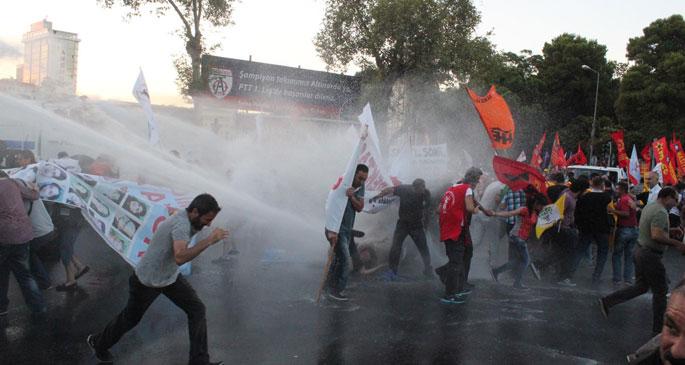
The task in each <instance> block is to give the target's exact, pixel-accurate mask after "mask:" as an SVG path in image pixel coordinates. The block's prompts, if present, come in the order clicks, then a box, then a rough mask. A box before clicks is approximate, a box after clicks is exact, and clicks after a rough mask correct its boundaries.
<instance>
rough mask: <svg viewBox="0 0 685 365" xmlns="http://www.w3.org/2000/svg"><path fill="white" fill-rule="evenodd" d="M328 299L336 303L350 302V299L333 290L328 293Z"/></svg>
mask: <svg viewBox="0 0 685 365" xmlns="http://www.w3.org/2000/svg"><path fill="white" fill-rule="evenodd" d="M328 297H329V298H331V299H333V300H337V301H338V302H347V301H349V300H350V298H348V297H346V296H345V295H344V294H342V293H340V292H337V291H333V290H331V291H329V292H328Z"/></svg>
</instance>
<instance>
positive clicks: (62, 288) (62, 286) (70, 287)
mask: <svg viewBox="0 0 685 365" xmlns="http://www.w3.org/2000/svg"><path fill="white" fill-rule="evenodd" d="M76 288H78V286H77V284H76V283H75V282H74V283H73V284H71V285H66V284H59V285H57V287H55V290H57V291H65V292H73V291H74V290H76Z"/></svg>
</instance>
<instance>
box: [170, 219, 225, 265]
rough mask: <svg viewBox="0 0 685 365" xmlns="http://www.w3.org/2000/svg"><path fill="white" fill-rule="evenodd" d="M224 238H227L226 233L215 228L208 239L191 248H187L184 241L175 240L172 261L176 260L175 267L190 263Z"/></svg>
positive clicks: (186, 243) (186, 242)
mask: <svg viewBox="0 0 685 365" xmlns="http://www.w3.org/2000/svg"><path fill="white" fill-rule="evenodd" d="M226 237H228V231H225V230H223V229H221V228H216V229H214V231H212V234H210V235H209V237H207V238H205V239H203V240H202V241H200V242H198V243H197V244H195V246H193V247H188V244H189V242H188V241H186V240H175V241H174V260H176V265H179V266H180V265H183V264H185V263H186V262H188V261H191V260H192V259H194V258H196V257H197V256H198V255H199V254H201V253H202V251H204V250H206V249H207V248H208V247H209V246H212V245H213V244H215V243H217V242H219V241H221V240H223V239H224V238H226Z"/></svg>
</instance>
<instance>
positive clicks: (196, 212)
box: [87, 194, 228, 365]
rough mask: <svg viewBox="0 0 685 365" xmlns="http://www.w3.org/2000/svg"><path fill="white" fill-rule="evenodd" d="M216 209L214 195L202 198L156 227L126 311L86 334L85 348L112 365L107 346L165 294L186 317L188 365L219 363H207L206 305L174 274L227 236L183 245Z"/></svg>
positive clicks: (215, 233) (219, 232)
mask: <svg viewBox="0 0 685 365" xmlns="http://www.w3.org/2000/svg"><path fill="white" fill-rule="evenodd" d="M220 210H221V208H220V207H219V204H218V203H217V202H216V200H215V199H214V197H212V196H211V195H209V194H201V195H198V196H197V197H195V199H193V201H192V202H191V203H190V205H189V206H188V207H187V208H186V209H185V210H183V211H179V212H178V213H176V214H175V215H173V216H171V217H170V218H169V219H167V220H166V221H164V222H162V224H160V225H159V227H158V228H157V231H156V232H155V233H154V235H153V236H152V240H151V242H150V245H149V246H148V250H147V252H146V253H145V256H143V258H142V259H141V260H140V262H139V263H138V266H137V267H136V270H135V273H134V274H133V275H131V278H130V279H129V299H128V303H127V304H126V307H125V308H124V310H123V311H122V312H121V313H120V314H119V315H118V316H117V317H116V318H114V320H112V321H111V322H110V323H109V324H108V325H107V327H105V329H104V330H103V331H102V332H100V333H98V334H92V335H89V336H88V339H87V342H88V345H89V346H90V348H91V349H92V350H93V352H94V353H95V356H96V357H97V359H98V360H99V361H100V362H102V363H111V362H112V355H111V354H110V352H109V348H110V347H112V346H113V345H114V344H116V343H117V342H118V341H119V339H121V336H123V335H124V334H125V333H126V332H128V331H129V330H131V329H132V328H133V327H135V326H136V325H137V324H138V322H139V321H140V319H141V318H142V317H143V314H145V311H146V310H147V309H148V307H150V305H151V304H152V302H154V301H155V299H157V297H158V296H159V295H160V294H164V295H165V296H166V297H167V298H169V300H171V301H172V302H173V303H174V304H176V305H177V306H178V307H179V308H181V309H183V311H184V312H185V313H186V314H187V315H188V334H189V336H190V360H189V364H202V365H205V364H222V362H218V363H210V362H209V354H208V352H207V320H206V318H205V305H204V303H202V301H201V300H200V298H198V296H197V294H196V293H195V290H194V289H193V287H192V286H190V283H188V281H187V280H186V279H184V278H183V277H182V276H180V275H179V268H178V267H179V266H180V265H183V264H185V263H186V262H189V261H191V260H193V259H194V258H195V257H197V256H198V255H200V254H201V253H202V252H203V251H204V250H206V249H207V248H208V247H210V246H212V245H214V244H215V243H217V242H219V241H221V240H223V239H225V238H226V237H228V231H225V230H223V229H220V228H216V229H214V230H213V231H212V233H211V234H210V235H209V236H208V237H207V238H205V239H203V240H201V241H199V242H197V243H196V244H195V245H194V246H192V247H188V245H189V243H190V240H191V237H192V236H193V235H194V234H195V233H197V232H198V231H200V230H201V229H202V228H203V227H204V226H209V225H210V224H211V223H212V220H214V218H215V217H216V215H217V214H218V213H219V211H220Z"/></svg>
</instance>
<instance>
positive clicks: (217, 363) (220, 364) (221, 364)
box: [207, 361, 224, 365]
mask: <svg viewBox="0 0 685 365" xmlns="http://www.w3.org/2000/svg"><path fill="white" fill-rule="evenodd" d="M207 365H224V362H223V361H215V362H211V361H210V362H208V363H207Z"/></svg>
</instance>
